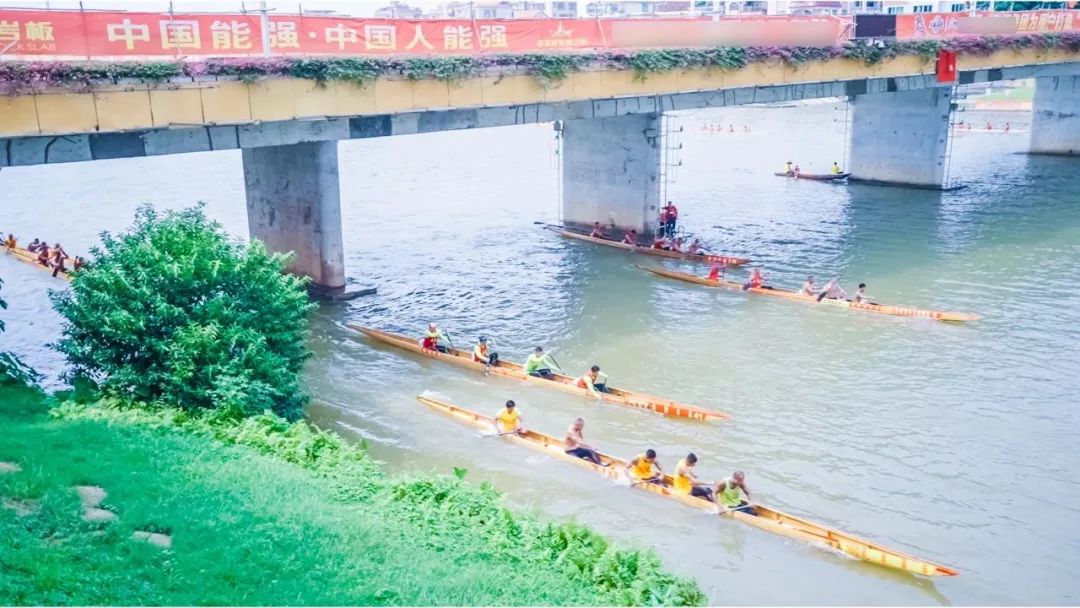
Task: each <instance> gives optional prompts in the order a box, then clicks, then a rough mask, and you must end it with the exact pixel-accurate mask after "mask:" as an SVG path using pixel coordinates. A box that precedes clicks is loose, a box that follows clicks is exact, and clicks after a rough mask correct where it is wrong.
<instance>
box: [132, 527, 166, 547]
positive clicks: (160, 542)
mask: <svg viewBox="0 0 1080 608" xmlns="http://www.w3.org/2000/svg"><path fill="white" fill-rule="evenodd" d="M131 537H132V538H134V539H135V540H142V541H146V542H148V543H150V544H151V545H157V546H158V547H161V548H162V549H171V548H172V537H171V536H169V535H168V534H160V533H158V532H144V531H142V530H138V531H136V532H133V533H132V534H131Z"/></svg>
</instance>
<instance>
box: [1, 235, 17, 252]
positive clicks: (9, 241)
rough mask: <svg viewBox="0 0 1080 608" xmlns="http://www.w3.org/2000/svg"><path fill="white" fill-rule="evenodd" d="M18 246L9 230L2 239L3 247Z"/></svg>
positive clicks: (12, 247) (11, 247) (13, 247)
mask: <svg viewBox="0 0 1080 608" xmlns="http://www.w3.org/2000/svg"><path fill="white" fill-rule="evenodd" d="M18 246H19V243H18V241H16V240H15V235H14V234H11V233H10V232H9V233H8V235H7V238H6V239H4V247H7V248H8V249H15V248H16V247H18Z"/></svg>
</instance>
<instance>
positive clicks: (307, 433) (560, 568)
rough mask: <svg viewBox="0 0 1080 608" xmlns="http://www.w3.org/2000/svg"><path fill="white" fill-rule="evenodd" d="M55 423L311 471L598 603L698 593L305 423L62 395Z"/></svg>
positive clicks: (690, 600) (457, 478)
mask: <svg viewBox="0 0 1080 608" xmlns="http://www.w3.org/2000/svg"><path fill="white" fill-rule="evenodd" d="M51 414H52V416H54V417H56V418H60V419H65V420H98V421H102V422H105V423H107V424H114V425H139V426H143V427H149V428H154V429H159V430H160V431H161V432H163V433H168V432H174V431H177V430H179V431H183V432H189V433H195V434H198V435H202V436H206V437H212V438H214V439H217V440H218V441H221V442H223V443H225V444H228V445H239V446H245V447H248V448H252V449H255V450H258V451H259V452H261V453H263V454H266V455H269V456H274V457H276V458H280V459H282V460H285V461H288V462H291V463H294V464H296V465H297V466H301V467H303V468H305V469H307V470H310V471H312V472H313V473H314V474H315V475H317V476H319V477H320V478H323V479H326V480H328V481H329V482H330V485H331V487H332V488H333V491H334V492H335V493H336V497H337V498H338V499H340V500H342V501H344V502H346V503H351V502H360V503H364V504H365V505H367V506H366V507H365V509H368V510H371V511H376V512H378V513H380V514H382V515H383V517H385V518H386V519H387V521H390V520H391V519H392V520H393V521H394V522H404V523H407V524H408V525H409V526H410V527H412V528H415V529H417V530H419V531H420V532H421V535H420V536H421V537H422V538H423V541H424V543H425V545H426V548H430V549H433V550H435V551H437V552H440V553H442V554H445V555H447V556H454V559H459V560H460V559H463V558H464V557H472V558H476V559H474V560H472V561H474V562H479V561H485V560H490V561H491V562H493V563H499V564H512V565H514V566H515V567H517V568H520V569H522V570H526V571H529V570H532V571H537V572H558V573H560V574H561V575H562V576H565V577H567V578H568V579H570V580H573V581H576V582H578V583H581V584H584V585H588V586H589V587H591V588H593V589H595V590H596V592H597V593H598V594H600V595H601V596H602V597H603V598H604V599H605V601H604V604H609V605H621V606H651V605H662V606H695V605H701V604H704V603H705V599H706V598H705V596H704V595H703V594H702V592H701V590H700V589H699V588H698V586H697V585H696V584H695V583H694V582H693V581H692V580H689V579H684V578H679V577H676V576H673V575H672V574H670V573H668V572H666V571H664V569H663V567H662V565H661V563H660V560H659V559H658V558H657V557H656V555H654V554H653V553H652V552H649V551H638V550H632V549H621V548H618V547H616V546H614V545H612V544H611V543H609V542H608V541H607V540H606V539H605V538H604V537H602V536H600V535H599V534H597V533H595V532H593V531H591V530H589V529H588V528H586V527H584V526H580V525H576V524H556V523H545V522H543V521H541V520H540V519H538V518H537V517H535V516H531V515H518V514H515V513H513V512H511V511H510V510H509V509H507V508H506V507H505V506H504V505H503V504H502V497H501V496H500V494H499V493H498V492H497V491H496V490H495V489H494V488H492V487H491V486H490V485H489V484H482V485H480V486H479V487H476V486H472V485H470V484H467V483H465V482H464V480H463V479H462V478H463V477H465V472H464V471H463V470H461V469H457V470H456V471H455V475H453V476H450V475H447V476H438V477H426V478H422V477H406V478H402V479H389V478H387V477H386V476H385V475H384V474H383V472H382V471H381V470H380V469H379V467H378V466H377V462H376V461H375V460H373V459H372V458H371V457H370V456H369V455H368V453H367V450H366V449H365V447H364V446H363V445H360V446H355V445H351V444H349V443H348V442H346V441H345V440H344V439H342V438H341V437H340V436H338V435H337V434H334V433H330V432H326V431H321V430H317V429H313V428H312V427H311V426H310V425H308V424H307V423H305V422H288V421H286V420H284V419H282V418H280V417H278V416H275V415H273V414H270V413H264V414H260V415H258V416H253V417H250V418H245V419H242V420H237V419H234V418H230V417H227V416H223V415H221V414H220V413H219V412H217V411H212V412H204V413H200V412H190V411H185V410H180V409H176V408H156V409H152V408H148V407H147V406H145V405H143V404H137V403H130V402H126V401H123V400H120V399H116V398H109V399H102V400H99V401H97V402H95V403H91V404H83V403H76V402H74V401H66V402H64V403H62V404H60V405H59V406H58V407H55V408H53V410H52V411H51Z"/></svg>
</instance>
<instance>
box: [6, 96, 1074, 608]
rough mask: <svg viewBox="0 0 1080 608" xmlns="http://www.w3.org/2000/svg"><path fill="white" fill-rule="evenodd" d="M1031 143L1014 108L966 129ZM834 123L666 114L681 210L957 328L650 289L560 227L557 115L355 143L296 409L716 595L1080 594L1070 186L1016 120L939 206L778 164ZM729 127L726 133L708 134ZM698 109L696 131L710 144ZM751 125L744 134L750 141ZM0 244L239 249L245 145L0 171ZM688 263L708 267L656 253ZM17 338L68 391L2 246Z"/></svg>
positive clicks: (624, 262)
mask: <svg viewBox="0 0 1080 608" xmlns="http://www.w3.org/2000/svg"><path fill="white" fill-rule="evenodd" d="M972 116H973V117H975V118H977V119H978V120H979V121H981V122H985V121H986V120H991V121H993V122H995V124H1003V123H1004V121H1006V120H1008V121H1010V122H1011V127H1012V128H1013V129H1014V130H1017V131H1018V130H1021V129H1026V128H1027V124H1026V119H1025V118H1021V117H1018V114H1011V115H997V116H994V115H990V116H987V115H975V114H972ZM843 121H844V111H843V108H842V107H840V106H837V105H836V104H832V103H826V104H818V105H812V106H806V107H799V108H739V109H724V110H710V111H699V112H693V113H685V114H680V115H678V117H677V119H675V122H674V124H677V125H681V126H682V127H683V131H682V133H681V141H682V143H683V149H682V159H683V165H682V167H680V168H679V169H678V171H676V180H675V181H674V182H673V183H671V185H670V198H672V199H673V200H675V201H676V202H677V203H678V205H679V207H680V210H681V212H682V219H683V221H684V222H685V224H686V225H687V226H688V227H689V228H691V229H692V230H694V231H695V232H697V233H698V234H700V235H701V236H703V237H704V238H706V239H708V240H709V241H710V242H712V243H714V244H715V245H717V247H718V248H719V249H720V250H722V251H724V252H730V253H733V254H737V255H747V256H750V257H753V258H754V259H755V260H760V261H761V263H762V265H763V266H764V267H765V268H766V269H767V270H768V271H769V272H771V274H772V279H773V281H774V282H775V283H777V284H780V285H787V286H792V287H794V286H797V285H798V283H799V281H800V280H801V277H802V276H803V275H805V274H806V273H807V272H813V273H815V274H816V275H817V276H818V277H819V280H825V279H827V277H828V275H829V274H831V273H833V272H835V273H838V274H839V275H840V276H841V277H843V279H844V285H845V286H847V287H849V288H851V287H853V284H854V283H857V282H859V281H865V282H867V283H868V284H869V289H868V291H869V292H870V293H871V294H873V295H874V296H876V297H877V298H878V299H879V300H880V301H884V302H889V303H896V304H906V305H912V306H920V307H924V308H936V309H942V310H958V311H974V312H979V313H982V314H983V315H985V317H986V318H985V320H983V321H979V322H977V323H972V324H967V325H947V324H941V323H935V322H933V321H929V320H923V319H903V318H896V317H887V316H878V315H870V314H862V313H854V312H846V311H843V310H839V309H833V308H831V307H829V308H823V307H814V306H807V305H802V304H798V303H791V302H787V301H782V300H780V301H773V300H771V299H768V298H755V297H753V296H751V297H747V296H746V295H744V294H741V293H734V292H722V291H715V290H709V289H705V288H702V287H700V286H695V285H690V284H683V283H676V282H671V281H667V280H662V279H659V278H653V277H650V276H647V275H646V274H644V273H643V272H641V271H639V270H637V269H635V268H634V266H633V264H634V263H642V262H648V260H642V259H636V258H629V257H626V256H625V255H624V254H622V253H621V252H618V251H615V250H610V251H609V250H606V249H604V248H599V247H596V246H592V245H588V244H582V243H575V242H567V241H564V240H561V239H559V238H558V237H557V236H555V235H553V234H550V233H547V232H545V231H543V230H540V229H539V228H538V227H537V226H536V225H534V221H555V220H557V204H556V197H555V185H556V180H555V176H556V171H555V170H554V168H553V167H554V165H553V161H552V158H553V154H552V150H553V145H552V129H551V126H550V125H541V126H527V127H513V128H505V129H490V130H476V131H468V132H452V133H442V134H432V135H424V136H407V137H399V138H389V139H377V140H368V141H355V142H344V143H342V144H341V159H342V163H341V172H342V200H343V205H344V209H343V214H344V225H345V244H346V250H347V266H348V273H349V275H350V276H351V277H354V278H355V279H357V280H358V281H360V282H362V283H369V282H370V283H375V284H377V285H378V287H379V294H378V295H377V296H374V297H368V298H363V299H359V300H356V301H353V302H350V303H340V304H327V305H324V306H323V307H322V309H321V310H320V311H319V312H318V313H317V314H316V315H315V318H314V322H313V327H312V332H311V333H312V336H311V348H312V350H313V351H314V353H315V357H314V359H313V360H312V362H311V365H310V366H309V370H308V372H307V384H308V387H309V389H310V391H311V393H312V394H313V396H314V399H313V403H312V404H311V406H310V408H309V417H310V418H311V419H312V420H314V421H315V422H317V423H318V424H320V425H322V426H324V427H328V428H333V429H336V430H337V431H339V432H342V433H345V434H346V435H348V436H351V437H356V438H364V439H366V440H367V442H368V443H369V444H370V445H371V446H372V450H373V451H374V453H375V454H376V455H377V456H378V457H379V458H380V459H382V460H384V461H386V462H387V464H388V466H389V467H390V468H391V469H393V470H395V471H399V472H411V471H416V472H428V471H438V472H449V471H450V470H451V468H452V467H464V468H467V469H468V470H469V479H471V480H473V481H474V482H477V483H478V482H480V481H481V480H490V481H493V482H494V483H495V485H496V486H497V487H498V488H499V489H501V490H502V491H504V492H505V493H506V495H507V497H508V500H509V501H510V503H511V504H513V505H514V506H515V507H518V508H523V509H533V510H536V511H538V512H540V513H541V514H542V515H544V516H547V517H554V518H558V519H574V520H577V521H580V522H584V523H587V524H589V525H591V526H593V527H594V528H596V529H598V530H600V531H602V532H603V533H605V534H608V535H610V536H611V537H614V538H616V539H618V540H619V541H622V542H625V543H632V544H636V545H640V546H649V547H654V548H655V549H656V550H657V552H658V553H659V554H660V555H661V556H662V557H663V559H664V561H665V563H666V565H667V566H668V567H669V568H671V569H672V570H675V571H678V572H680V573H684V574H686V575H689V576H693V577H695V578H696V579H697V580H698V581H699V583H700V584H701V585H702V587H703V588H705V589H706V590H707V592H708V593H709V596H710V598H711V600H712V602H714V603H717V604H760V603H767V604H776V603H780V604H823V603H826V604H832V603H842V604H846V603H859V604H951V603H957V604H972V603H976V604H998V603H1020V604H1029V603H1075V602H1077V601H1080V568H1078V565H1080V558H1078V556H1080V524H1078V522H1080V508H1078V506H1077V505H1078V504H1080V485H1078V482H1077V480H1076V477H1075V471H1077V470H1078V469H1080V466H1078V465H1080V462H1078V456H1077V445H1078V442H1077V439H1078V429H1080V414H1078V410H1077V407H1076V403H1077V400H1076V397H1075V395H1076V393H1077V390H1078V389H1080V380H1078V379H1077V376H1078V372H1080V348H1078V347H1077V340H1078V338H1080V330H1078V328H1080V312H1078V311H1080V288H1078V287H1077V286H1076V284H1075V280H1076V278H1077V276H1080V273H1078V271H1080V204H1078V195H1077V192H1078V189H1080V172H1078V171H1077V168H1078V166H1080V165H1077V162H1076V161H1075V160H1069V159H1058V158H1050V157H1031V156H1027V155H1024V154H1022V151H1023V150H1024V149H1025V146H1026V137H1027V136H1026V134H1024V133H1020V132H1014V133H1010V134H982V133H965V134H963V135H961V136H959V137H957V138H956V140H955V145H954V152H953V158H952V166H951V171H952V175H953V176H954V177H956V178H958V179H959V180H960V181H961V182H962V183H964V184H966V185H967V187H966V188H965V189H962V190H958V191H953V192H947V193H939V192H930V191H920V190H910V189H894V188H880V187H871V186H858V185H851V186H840V185H832V184H822V183H813V182H795V181H791V180H785V179H779V178H776V177H773V176H772V172H773V171H775V170H778V169H779V168H780V166H781V164H782V163H783V162H784V161H786V160H789V159H791V160H794V161H797V162H800V163H801V164H802V166H803V168H804V169H805V170H818V171H825V170H826V169H827V167H828V165H829V163H831V162H832V161H833V160H838V159H841V158H842V155H843V153H844V143H843V142H844V126H843ZM717 125H734V127H735V129H736V132H735V133H728V132H726V131H723V132H717V130H716V126H717ZM710 126H711V127H712V130H710ZM747 129H749V132H747ZM0 192H2V193H3V194H2V196H3V205H2V207H0V230H4V231H5V232H6V231H8V230H9V229H10V230H14V231H15V232H17V233H19V234H20V236H22V237H24V240H28V239H29V238H32V237H34V236H41V237H44V238H48V239H49V240H51V241H52V240H56V239H60V240H61V241H62V242H63V243H64V245H65V246H66V247H67V248H68V250H69V251H85V249H86V248H87V247H88V246H89V245H90V244H91V243H92V242H93V240H94V238H95V235H96V234H97V233H98V232H99V231H101V230H118V229H122V228H124V227H125V226H127V225H128V224H129V223H130V221H131V217H132V212H133V211H134V209H135V207H136V206H137V205H138V204H139V203H142V202H152V203H154V204H155V205H157V206H159V207H179V206H185V205H189V204H191V203H193V202H195V201H206V203H207V205H208V211H209V213H210V214H211V215H212V216H213V217H215V218H217V219H219V220H220V221H222V222H223V223H224V224H225V225H226V226H227V227H228V229H229V230H230V231H232V232H233V233H235V234H237V235H244V234H246V220H245V215H244V214H245V208H244V199H243V178H242V174H241V168H240V156H239V154H237V153H213V154H193V155H185V156H176V157H161V158H148V159H131V160H122V161H103V162H98V163H92V164H90V163H87V164H72V165H56V166H50V167H31V168H18V169H5V170H3V172H0ZM669 265H670V266H671V267H676V268H684V269H688V270H695V271H698V272H704V271H705V268H704V267H693V266H687V265H683V264H678V263H670V264H669ZM0 276H2V277H3V278H4V279H5V280H6V281H7V285H5V287H4V295H5V297H6V298H7V299H8V300H9V302H10V303H11V308H10V310H8V311H7V312H6V314H5V318H6V319H7V320H8V323H9V333H8V334H7V335H5V337H4V348H10V349H14V350H16V351H18V352H20V353H21V354H22V355H23V356H24V357H25V359H26V360H27V361H29V362H31V363H33V364H34V365H37V366H39V367H40V368H41V369H43V370H46V371H47V372H49V373H50V374H51V375H53V376H55V372H56V371H58V369H59V366H60V364H61V362H60V360H59V359H58V358H57V356H56V355H55V354H54V353H52V352H50V351H49V350H48V349H47V347H46V346H45V345H46V344H47V343H48V342H49V341H51V340H53V339H55V338H56V336H57V333H58V326H59V322H58V319H57V317H56V316H55V315H54V314H53V313H52V312H51V311H50V309H49V305H48V300H47V297H46V295H45V290H46V288H48V287H55V286H56V285H57V284H56V283H53V282H52V281H51V280H50V279H49V277H48V276H47V275H45V274H44V273H41V272H39V271H36V270H34V269H32V268H30V267H28V266H24V265H21V264H18V263H16V262H13V261H11V260H6V259H3V260H0ZM345 321H355V322H357V323H361V324H364V325H370V326H374V327H379V328H384V329H389V330H392V331H399V332H407V333H413V334H416V333H417V332H419V331H420V330H421V328H422V327H423V326H424V325H425V324H426V323H427V322H428V321H436V322H439V323H440V324H441V325H442V326H443V327H445V328H446V329H448V330H449V331H450V334H451V337H452V338H454V340H455V342H456V343H457V345H458V346H462V345H465V344H466V343H467V342H468V341H469V340H470V339H472V338H474V337H475V336H477V335H478V334H480V333H483V334H486V335H488V336H494V337H495V339H496V341H497V343H498V350H499V351H500V352H501V353H502V355H503V356H504V358H508V359H512V360H521V359H523V357H524V355H525V353H526V350H527V349H528V348H530V347H532V346H534V345H537V344H542V345H545V346H547V347H549V348H550V349H553V350H554V352H555V355H556V358H557V359H558V361H559V362H560V363H561V364H562V365H563V366H564V367H565V368H566V369H567V370H568V371H569V372H571V373H575V374H576V373H578V372H579V371H580V370H582V369H584V367H585V366H587V365H590V364H592V363H593V362H597V363H599V364H601V365H602V366H603V368H604V370H605V371H606V372H608V373H609V374H610V376H611V380H612V383H613V384H615V385H622V386H626V387H627V388H634V389H638V390H641V391H645V392H649V393H653V394H657V395H663V396H667V397H670V398H673V399H677V400H681V401H684V402H687V403H693V404H697V405H701V406H704V407H710V408H714V409H720V410H724V411H727V412H730V413H732V414H733V415H734V419H733V420H732V421H730V422H726V423H716V424H699V423H688V422H679V421H674V420H667V419H662V418H658V417H654V416H651V415H647V414H643V413H639V412H635V411H630V410H625V409H622V408H617V407H614V406H609V405H596V404H593V403H590V402H586V401H583V400H581V399H579V398H576V397H573V396H570V395H567V394H563V393H560V392H554V391H547V390H544V389H542V388H540V387H536V386H529V385H523V384H522V383H518V382H513V381H507V380H499V379H486V378H484V377H482V376H480V375H478V374H474V373H472V372H469V371H466V370H461V369H458V368H455V367H451V366H447V365H443V364H440V363H438V362H435V361H430V360H426V359H419V358H417V357H415V356H411V355H408V354H405V353H401V352H398V351H395V350H392V349H390V348H386V347H380V346H373V345H371V344H369V343H366V342H365V341H363V340H361V339H357V336H356V335H355V334H353V333H352V332H350V331H349V330H346V329H344V328H343V327H342V326H341V324H342V323H343V322H345ZM424 391H429V392H431V393H433V394H435V395H438V396H441V397H444V398H446V399H450V400H453V401H455V402H457V403H459V404H462V405H465V406H468V407H472V408H474V409H478V410H481V411H483V412H488V413H491V412H494V411H495V410H496V409H497V408H498V406H499V404H501V403H502V402H503V401H504V400H506V399H508V398H513V399H515V400H517V402H518V404H519V406H520V408H521V411H522V414H523V416H524V418H525V420H526V422H527V424H528V425H529V426H532V427H534V428H536V429H538V430H542V431H546V432H549V433H555V434H558V433H561V432H562V431H563V430H564V429H565V428H566V427H567V426H568V424H569V423H570V421H571V420H572V419H573V418H574V417H576V416H579V415H582V416H585V418H586V419H587V427H586V436H587V438H588V439H590V440H591V441H592V442H593V443H595V444H597V445H599V446H600V447H601V448H602V449H604V450H606V451H609V452H612V453H614V454H617V455H624V456H627V457H629V456H633V455H635V454H636V453H638V452H640V451H642V450H643V449H644V448H647V447H653V448H655V449H656V450H657V451H658V452H659V453H660V456H661V462H662V463H663V464H665V465H666V466H667V468H668V469H669V470H670V469H671V468H672V467H673V466H674V464H675V460H676V459H677V458H678V457H681V456H683V455H684V454H685V453H686V451H687V450H693V451H695V452H696V453H697V454H698V455H699V457H700V458H701V462H700V464H699V466H698V470H699V474H700V475H701V477H702V478H705V479H713V478H717V477H720V476H723V475H726V474H728V473H730V471H731V470H732V469H733V468H740V469H745V470H746V471H747V472H748V480H747V481H748V485H749V487H750V489H751V490H752V491H753V492H754V497H755V498H756V499H758V500H760V501H762V502H765V503H767V504H770V505H772V506H774V507H777V508H780V509H783V510H787V511H790V512H792V513H795V514H799V515H804V516H807V517H809V518H811V519H814V520H818V521H821V522H823V523H826V524H829V525H833V526H836V527H839V528H841V529H844V530H846V531H849V532H853V533H856V534H860V535H863V536H866V537H869V538H871V539H874V540H877V541H880V542H882V543H883V544H885V545H887V546H891V547H894V548H897V549H900V550H905V551H908V552H911V553H914V554H916V555H918V556H921V557H925V558H928V559H932V560H935V561H939V562H942V563H945V564H947V565H950V566H952V567H955V568H956V569H958V570H959V571H960V573H961V574H960V576H958V577H954V578H950V579H947V580H941V579H938V580H934V581H930V580H925V579H918V578H916V577H912V576H907V575H903V574H898V573H894V572H891V571H886V570H884V569H882V568H879V567H875V566H871V565H867V564H863V563H861V562H857V561H853V560H850V559H847V558H844V557H842V556H838V555H835V554H833V553H830V552H827V551H824V550H821V549H818V548H814V547H811V546H808V545H806V544H803V543H800V542H797V541H793V540H788V539H784V538H780V537H777V536H774V535H771V534H769V533H766V532H763V531H760V530H757V529H754V528H750V527H748V526H744V525H742V524H739V523H737V522H734V521H731V520H728V519H721V520H719V521H717V520H716V518H714V517H710V516H707V515H702V514H699V513H695V512H693V511H692V510H690V509H686V508H684V507H681V506H679V505H677V504H674V503H671V504H669V503H668V502H667V501H663V500H660V499H657V498H655V497H653V496H649V495H644V494H642V493H639V492H634V491H631V490H628V489H627V488H624V487H618V486H615V485H612V484H610V483H608V482H606V481H603V480H599V479H597V478H596V477H595V476H594V475H593V474H591V473H589V472H587V471H584V470H579V469H577V468H575V467H571V466H568V465H566V464H564V463H560V462H556V461H550V460H547V459H545V458H542V457H538V456H537V455H536V454H535V453H532V452H529V451H527V450H524V449H523V448H517V447H514V446H510V445H507V444H504V443H501V440H497V439H481V438H479V437H478V436H477V435H476V433H475V432H473V431H471V430H469V429H466V428H464V427H462V426H460V425H458V424H457V423H456V422H454V421H452V420H450V419H448V418H445V417H443V416H441V415H439V414H437V413H433V412H431V411H429V410H427V409H426V408H424V407H422V406H421V405H419V404H418V403H417V402H416V401H415V400H414V397H415V395H417V394H418V393H421V392H424Z"/></svg>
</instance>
